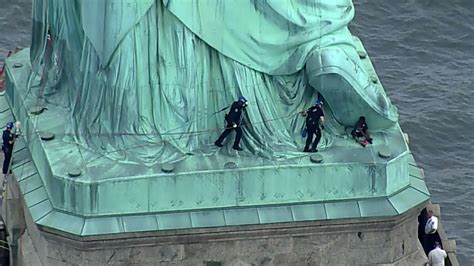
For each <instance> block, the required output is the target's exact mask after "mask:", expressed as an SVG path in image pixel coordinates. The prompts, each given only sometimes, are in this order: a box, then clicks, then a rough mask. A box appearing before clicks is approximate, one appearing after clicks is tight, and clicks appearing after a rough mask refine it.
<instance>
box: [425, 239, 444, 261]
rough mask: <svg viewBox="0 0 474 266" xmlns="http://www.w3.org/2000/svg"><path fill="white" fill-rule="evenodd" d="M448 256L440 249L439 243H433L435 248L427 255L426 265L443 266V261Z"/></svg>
mask: <svg viewBox="0 0 474 266" xmlns="http://www.w3.org/2000/svg"><path fill="white" fill-rule="evenodd" d="M447 256H448V254H446V251H444V250H443V249H441V245H440V244H439V242H435V248H434V249H433V250H432V251H430V253H429V254H428V263H429V265H432V266H444V259H446V257H447Z"/></svg>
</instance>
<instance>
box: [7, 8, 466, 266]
mask: <svg viewBox="0 0 474 266" xmlns="http://www.w3.org/2000/svg"><path fill="white" fill-rule="evenodd" d="M355 4H356V19H355V22H354V23H353V24H352V26H351V29H352V30H353V32H354V33H356V34H357V35H358V36H359V37H360V38H361V39H362V41H363V42H364V44H365V47H366V49H367V51H368V52H369V54H370V56H371V58H372V61H373V63H374V65H375V68H376V70H377V73H378V75H379V77H380V79H381V81H382V83H383V84H384V87H385V90H386V91H387V93H388V95H389V96H390V98H391V99H392V101H393V102H394V103H395V104H396V105H397V107H398V108H399V113H400V124H401V126H402V128H403V129H404V131H406V132H408V133H409V135H410V142H411V145H410V146H411V149H412V150H413V153H414V154H415V157H416V159H417V161H418V162H419V164H420V165H421V166H422V167H423V168H424V169H425V175H426V182H427V183H428V187H429V189H430V191H431V193H432V201H433V202H434V203H439V204H440V205H441V207H442V224H443V226H444V228H445V229H446V231H447V232H448V235H449V237H450V238H452V239H456V241H457V252H458V259H459V260H460V263H461V265H470V264H472V263H473V262H474V245H473V242H474V229H473V227H474V222H473V220H474V182H473V177H474V150H473V149H472V147H474V132H473V129H474V119H473V117H474V107H473V106H474V104H473V103H474V93H473V90H474V70H473V69H474V16H473V15H472V14H473V12H474V1H473V0H451V1H435V0H406V1H390V0H377V1H373V0H356V1H355ZM30 17H31V0H0V60H1V59H2V58H3V57H4V56H5V54H6V53H7V51H8V50H10V49H14V48H15V47H16V46H20V47H25V46H28V45H29V38H30V31H31V26H30V21H31V19H30Z"/></svg>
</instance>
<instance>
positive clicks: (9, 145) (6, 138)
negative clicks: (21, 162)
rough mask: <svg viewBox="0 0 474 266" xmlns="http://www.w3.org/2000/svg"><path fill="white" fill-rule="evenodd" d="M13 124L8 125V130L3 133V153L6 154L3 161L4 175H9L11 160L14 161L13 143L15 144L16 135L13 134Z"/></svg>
mask: <svg viewBox="0 0 474 266" xmlns="http://www.w3.org/2000/svg"><path fill="white" fill-rule="evenodd" d="M12 129H13V122H8V123H7V128H6V129H5V130H4V131H3V135H2V140H3V145H2V151H3V153H4V155H5V156H4V159H3V169H2V170H3V174H4V175H7V174H8V168H9V166H10V160H11V159H12V154H13V143H14V142H15V135H14V134H13V132H12Z"/></svg>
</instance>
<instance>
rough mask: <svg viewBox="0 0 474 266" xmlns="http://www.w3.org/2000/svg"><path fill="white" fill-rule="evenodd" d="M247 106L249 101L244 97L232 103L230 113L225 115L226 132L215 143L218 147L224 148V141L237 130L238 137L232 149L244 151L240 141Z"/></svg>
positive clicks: (236, 136)
mask: <svg viewBox="0 0 474 266" xmlns="http://www.w3.org/2000/svg"><path fill="white" fill-rule="evenodd" d="M247 104H248V102H247V99H245V97H244V96H240V97H239V100H237V101H235V102H234V103H232V106H231V107H230V111H229V113H228V114H226V115H225V121H226V122H227V127H226V129H225V130H224V132H222V134H221V135H220V137H219V138H218V139H217V140H216V142H214V144H215V145H216V146H217V147H222V146H223V145H222V142H223V141H224V139H225V138H226V137H227V136H228V135H229V134H230V132H232V130H235V133H236V135H235V140H234V145H233V146H232V148H233V149H234V150H237V151H241V150H242V148H241V147H240V145H239V143H240V139H241V138H242V127H241V124H242V112H243V111H244V110H245V107H247Z"/></svg>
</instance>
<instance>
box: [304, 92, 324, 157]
mask: <svg viewBox="0 0 474 266" xmlns="http://www.w3.org/2000/svg"><path fill="white" fill-rule="evenodd" d="M322 106H323V102H322V101H320V100H316V101H314V104H313V106H311V107H310V108H309V109H308V110H306V111H303V112H301V114H302V115H303V116H305V117H306V131H307V136H306V146H305V147H304V150H303V151H304V152H310V151H311V152H317V151H318V149H316V148H317V147H318V143H319V140H321V129H324V112H323V108H322ZM319 125H321V128H320V127H319ZM314 135H316V139H315V140H314V143H313V136H314ZM311 143H313V145H311ZM310 146H311V150H310Z"/></svg>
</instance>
